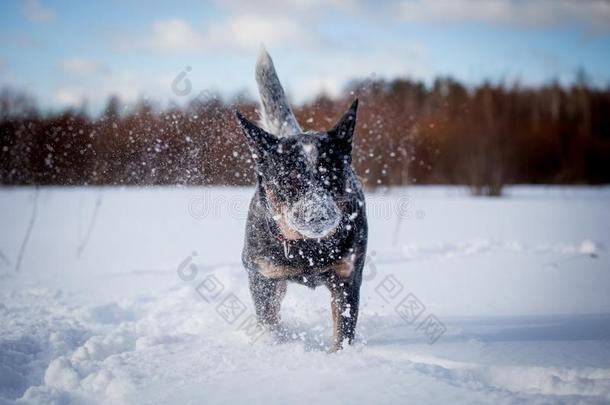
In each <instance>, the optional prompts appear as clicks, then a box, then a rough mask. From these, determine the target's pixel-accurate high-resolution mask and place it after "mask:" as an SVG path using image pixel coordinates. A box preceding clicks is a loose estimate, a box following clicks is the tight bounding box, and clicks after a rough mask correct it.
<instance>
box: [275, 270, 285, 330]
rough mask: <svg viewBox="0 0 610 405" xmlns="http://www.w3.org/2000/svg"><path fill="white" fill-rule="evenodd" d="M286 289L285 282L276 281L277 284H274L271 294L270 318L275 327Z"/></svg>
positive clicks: (278, 319)
mask: <svg viewBox="0 0 610 405" xmlns="http://www.w3.org/2000/svg"><path fill="white" fill-rule="evenodd" d="M286 289H287V286H286V281H285V280H281V281H278V282H277V284H275V291H274V292H273V298H272V301H271V317H272V319H273V323H274V324H275V325H277V324H278V323H279V322H280V309H281V307H282V300H283V299H284V297H285V296H286Z"/></svg>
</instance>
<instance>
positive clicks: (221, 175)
mask: <svg viewBox="0 0 610 405" xmlns="http://www.w3.org/2000/svg"><path fill="white" fill-rule="evenodd" d="M355 97H358V98H359V99H360V107H359V112H358V121H357V129H356V140H355V145H354V159H353V162H354V166H355V168H356V171H357V173H358V174H359V176H360V177H361V178H362V180H363V181H364V183H365V185H366V186H367V187H370V188H374V187H379V186H390V185H407V184H461V185H467V186H469V187H470V188H471V190H472V191H473V192H474V193H475V194H485V195H499V194H500V193H501V191H502V187H503V186H505V185H507V184H522V183H528V184H538V183H545V184H601V183H608V182H609V181H610V89H598V88H593V87H592V86H589V85H587V83H586V82H584V81H579V82H576V83H575V84H573V85H571V86H561V85H559V84H557V83H553V84H548V85H545V86H539V87H535V88H529V87H523V86H519V85H512V86H507V85H501V84H490V83H483V84H480V85H477V86H474V87H466V86H464V85H463V84H461V83H459V82H457V81H455V80H452V79H450V78H439V79H437V80H435V81H434V83H433V84H432V85H428V86H427V85H425V84H424V83H422V82H418V81H413V80H407V79H396V80H391V81H386V80H363V81H354V82H352V83H351V84H350V85H349V86H348V87H347V88H346V90H345V92H344V94H343V95H342V96H340V97H336V98H330V97H328V96H325V95H320V96H318V97H317V98H316V99H314V100H312V101H310V102H307V103H305V104H303V105H299V106H296V107H295V114H296V115H297V118H298V120H299V122H300V123H301V125H302V126H303V127H304V129H313V130H325V129H329V128H331V127H332V126H333V124H334V123H335V121H336V120H337V119H338V117H339V116H340V115H341V114H342V113H343V112H344V110H345V109H346V108H347V106H348V105H349V103H350V102H351V100H352V99H353V98H355ZM257 105H258V104H257V103H256V102H255V101H253V100H249V99H243V98H238V99H235V100H232V101H224V100H222V99H221V98H219V97H214V96H210V97H206V98H205V99H203V98H201V97H199V98H195V99H193V100H192V101H191V102H190V103H188V104H187V105H186V106H183V107H178V106H170V107H167V108H164V109H160V108H156V107H155V106H154V105H152V104H151V103H149V102H146V101H141V102H139V103H138V104H137V105H134V106H132V108H130V109H129V110H128V111H127V112H125V111H124V109H123V108H122V104H121V102H120V101H119V100H118V99H117V98H116V97H112V98H110V100H109V101H108V103H107V106H106V108H105V109H104V111H103V112H102V113H101V115H99V116H97V117H91V116H90V115H88V114H87V113H86V112H84V111H83V110H76V109H68V110H65V111H62V112H55V113H47V114H42V113H40V111H39V110H38V109H37V108H36V104H35V102H34V100H32V99H31V98H29V97H27V96H25V95H23V94H21V93H18V92H14V91H10V90H8V89H4V90H3V91H2V92H0V184H3V185H70V186H76V185H169V184H183V185H208V184H214V185H218V184H222V185H249V184H252V183H253V180H254V176H253V170H252V165H253V162H252V159H251V156H250V153H249V152H248V150H247V148H246V145H245V143H244V139H243V137H242V135H241V132H240V130H239V128H238V126H237V124H236V121H235V118H234V112H235V110H236V109H240V110H241V111H242V112H244V113H245V114H246V115H247V116H249V117H250V118H255V117H256V114H257V112H256V108H257Z"/></svg>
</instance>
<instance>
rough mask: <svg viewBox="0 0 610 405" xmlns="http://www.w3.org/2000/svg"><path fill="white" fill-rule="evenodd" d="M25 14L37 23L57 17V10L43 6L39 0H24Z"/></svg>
mask: <svg viewBox="0 0 610 405" xmlns="http://www.w3.org/2000/svg"><path fill="white" fill-rule="evenodd" d="M22 10H23V14H24V15H25V17H26V18H27V19H28V20H30V21H32V22H37V23H45V22H49V21H52V20H54V19H55V11H53V10H52V9H50V8H48V7H46V6H43V5H42V3H41V2H40V1H39V0H23V8H22Z"/></svg>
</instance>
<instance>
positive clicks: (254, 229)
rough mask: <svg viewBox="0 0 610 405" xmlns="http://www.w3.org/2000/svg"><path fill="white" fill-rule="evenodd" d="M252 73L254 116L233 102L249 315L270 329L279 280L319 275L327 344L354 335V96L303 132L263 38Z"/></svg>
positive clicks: (357, 249) (357, 241) (364, 229)
mask: <svg viewBox="0 0 610 405" xmlns="http://www.w3.org/2000/svg"><path fill="white" fill-rule="evenodd" d="M256 81H257V84H258V89H259V93H260V98H261V107H262V108H261V113H260V126H257V125H256V124H254V123H252V122H251V121H249V120H248V119H247V118H245V117H244V116H243V115H242V114H241V113H240V112H239V111H237V112H236V116H237V121H238V123H239V125H240V127H241V129H242V132H243V134H244V135H245V138H246V142H247V144H248V146H249V148H250V151H251V153H252V157H253V160H254V162H255V168H256V178H257V184H256V191H255V193H254V196H253V197H252V200H251V202H250V206H249V212H248V218H247V223H246V232H245V243H244V248H243V254H242V262H243V264H244V267H245V268H246V270H247V272H248V278H249V287H250V293H251V295H252V299H253V301H254V307H255V311H256V315H257V318H258V321H259V323H260V324H262V325H265V326H267V327H269V328H270V329H271V330H277V327H278V323H279V321H280V314H279V312H280V306H281V302H282V299H283V298H284V296H285V294H286V284H287V282H296V283H299V284H303V285H306V286H308V287H311V288H315V287H317V286H320V285H325V286H326V287H328V288H329V290H330V292H331V312H332V318H333V342H332V346H331V350H333V351H336V350H339V349H341V348H342V347H343V346H344V345H345V342H347V343H348V344H352V343H353V341H354V335H355V331H356V322H357V320H358V306H359V301H360V285H361V283H362V271H363V267H364V262H365V256H366V247H367V237H368V224H367V219H366V207H365V200H364V193H363V190H362V184H361V182H360V180H359V179H358V177H357V176H356V173H355V171H354V169H353V168H352V164H351V163H352V145H353V138H354V130H355V127H356V112H357V108H358V99H356V100H354V102H353V103H352V104H351V106H350V107H349V108H348V110H347V112H345V114H344V115H343V116H342V117H341V118H340V119H339V121H338V122H337V124H336V125H335V126H334V127H333V128H332V129H330V130H328V131H325V132H315V131H307V132H304V131H303V130H302V129H301V127H300V125H299V123H298V122H297V120H296V117H295V116H294V114H293V112H292V110H291V108H290V106H289V104H288V101H287V98H286V95H285V93H284V90H283V88H282V85H281V83H280V81H279V78H278V76H277V73H276V71H275V67H274V65H273V61H272V60H271V57H270V56H269V54H268V53H267V51H266V50H265V49H264V48H261V50H260V53H259V56H258V58H257V63H256Z"/></svg>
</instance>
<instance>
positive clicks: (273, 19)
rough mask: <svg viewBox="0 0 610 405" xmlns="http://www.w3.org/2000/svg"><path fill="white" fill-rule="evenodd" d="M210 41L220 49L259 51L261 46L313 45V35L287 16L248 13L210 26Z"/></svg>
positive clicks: (208, 34)
mask: <svg viewBox="0 0 610 405" xmlns="http://www.w3.org/2000/svg"><path fill="white" fill-rule="evenodd" d="M206 39H207V41H208V42H209V43H210V44H214V45H216V46H229V47H236V48H245V49H256V48H257V47H258V46H259V45H260V44H261V43H264V44H266V45H268V46H282V45H286V44H292V45H305V44H307V43H308V42H312V41H313V38H312V36H311V34H310V33H309V32H307V31H306V30H304V29H303V28H302V27H301V26H300V25H299V24H298V23H297V22H296V21H295V20H293V19H290V18H288V17H286V16H279V15H277V16H261V15H256V14H244V15H237V16H233V17H231V18H229V19H227V20H226V21H224V22H222V23H216V24H213V25H212V26H210V28H209V29H208V30H207V32H206Z"/></svg>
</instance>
